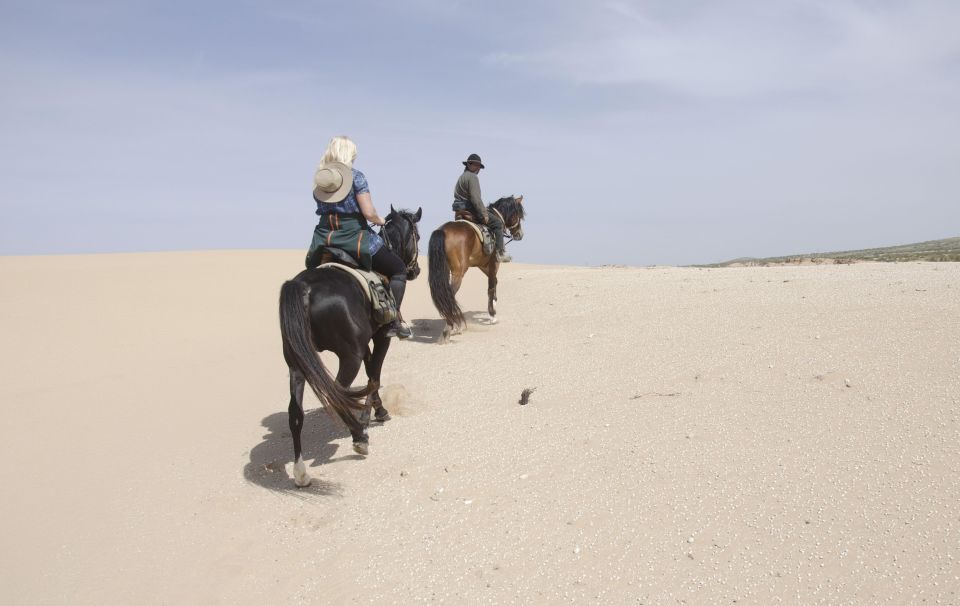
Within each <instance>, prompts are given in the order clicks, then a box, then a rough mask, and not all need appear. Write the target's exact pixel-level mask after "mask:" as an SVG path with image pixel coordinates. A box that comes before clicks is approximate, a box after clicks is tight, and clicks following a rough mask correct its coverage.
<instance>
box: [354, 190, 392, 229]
mask: <svg viewBox="0 0 960 606" xmlns="http://www.w3.org/2000/svg"><path fill="white" fill-rule="evenodd" d="M357 204H358V205H359V206H360V212H362V213H363V218H364V219H366V220H367V221H369V222H371V223H373V224H374V225H383V224H384V223H385V221H384V220H383V219H382V218H380V215H378V214H377V209H375V208H374V207H373V200H372V199H371V198H370V192H368V191H365V192H363V193H362V194H357Z"/></svg>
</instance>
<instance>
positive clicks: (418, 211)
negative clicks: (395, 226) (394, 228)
mask: <svg viewBox="0 0 960 606" xmlns="http://www.w3.org/2000/svg"><path fill="white" fill-rule="evenodd" d="M422 216H423V207H422V206H421V207H420V208H418V209H417V214H415V215H413V217H414V222H415V223H419V222H420V217H422Z"/></svg>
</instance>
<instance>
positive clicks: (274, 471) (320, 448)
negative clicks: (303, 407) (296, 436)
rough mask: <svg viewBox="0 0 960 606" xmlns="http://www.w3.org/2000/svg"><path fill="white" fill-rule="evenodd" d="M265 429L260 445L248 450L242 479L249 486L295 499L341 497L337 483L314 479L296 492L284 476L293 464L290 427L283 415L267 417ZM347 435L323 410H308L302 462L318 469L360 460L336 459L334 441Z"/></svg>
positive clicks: (336, 448)
mask: <svg viewBox="0 0 960 606" xmlns="http://www.w3.org/2000/svg"><path fill="white" fill-rule="evenodd" d="M261 423H262V425H263V426H264V427H266V428H267V432H268V433H267V434H266V435H264V436H263V441H262V442H260V443H259V444H257V445H256V446H254V447H253V448H251V449H250V461H249V462H248V463H247V464H246V465H245V466H244V467H243V477H244V478H246V480H247V481H248V482H251V483H253V484H257V485H258V486H262V487H263V488H267V489H270V490H274V491H277V492H285V493H289V494H291V495H294V496H298V497H305V498H309V496H310V495H318V496H340V495H341V494H342V492H343V490H342V487H341V486H340V484H339V483H338V482H328V481H325V480H323V479H321V478H318V477H316V474H315V473H312V474H310V475H312V476H313V482H312V483H311V484H310V486H308V487H306V488H297V487H296V486H295V485H294V483H293V477H291V476H290V474H289V473H287V468H288V467H289V466H290V465H289V464H290V463H292V462H293V438H291V437H290V425H289V421H288V418H287V413H286V411H284V412H278V413H274V414H272V415H269V416H267V417H265V418H264V419H263V421H261ZM349 436H350V432H349V431H347V430H346V428H344V427H342V426H341V425H340V423H337V422H336V421H334V420H333V419H331V418H330V416H329V415H328V414H327V412H326V411H325V410H323V409H322V408H315V409H313V410H308V411H306V412H305V414H304V423H303V430H302V432H301V434H300V438H301V439H300V443H301V444H302V445H303V458H304V460H306V461H309V460H311V459H312V460H313V463H312V464H311V465H310V467H312V468H316V467H317V466H319V465H323V464H326V463H333V462H336V461H343V460H360V459H363V458H364V457H362V456H360V455H358V454H353V452H352V450H351V454H348V455H341V456H336V455H337V451H338V450H339V449H340V445H339V444H337V443H336V440H340V439H342V438H345V437H349Z"/></svg>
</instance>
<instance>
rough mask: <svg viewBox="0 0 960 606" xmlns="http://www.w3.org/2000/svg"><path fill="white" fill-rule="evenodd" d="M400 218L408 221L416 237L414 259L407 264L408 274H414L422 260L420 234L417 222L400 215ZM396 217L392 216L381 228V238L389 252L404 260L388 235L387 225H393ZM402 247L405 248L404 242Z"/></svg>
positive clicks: (401, 243) (401, 244)
mask: <svg viewBox="0 0 960 606" xmlns="http://www.w3.org/2000/svg"><path fill="white" fill-rule="evenodd" d="M399 216H401V217H403V218H404V219H405V220H406V221H407V223H408V224H409V225H410V229H411V230H413V235H414V244H413V259H411V260H410V262H409V263H407V273H412V272H413V270H415V269H416V268H417V263H418V262H419V260H420V247H419V246H417V241H419V240H420V232H419V231H418V230H417V224H416V222H414V221H411V220H410V218H409V217H407V216H405V215H403V214H400V215H399ZM395 217H396V215H394V214H391V215H390V218H389V219H387V221H386V222H385V223H384V224H383V227H381V228H380V238H382V239H383V243H384V244H386V246H387V250H389V251H390V252H392V253H394V254H396V255H397V256H398V257H400V258H401V259H402V258H403V257H402V256H401V255H400V251H397V250H395V249H394V247H393V243H392V242H391V241H390V236H389V235H387V225H390V224H391V223H393V221H394V219H395ZM399 235H400V234H397V236H398V237H399ZM400 246H401V247H402V246H403V242H400Z"/></svg>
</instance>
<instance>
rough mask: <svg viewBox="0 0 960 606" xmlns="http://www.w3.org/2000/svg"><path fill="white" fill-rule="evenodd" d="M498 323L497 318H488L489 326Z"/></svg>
mask: <svg viewBox="0 0 960 606" xmlns="http://www.w3.org/2000/svg"><path fill="white" fill-rule="evenodd" d="M498 321H499V320H497V316H490V323H491V324H496V323H497V322H498Z"/></svg>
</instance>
